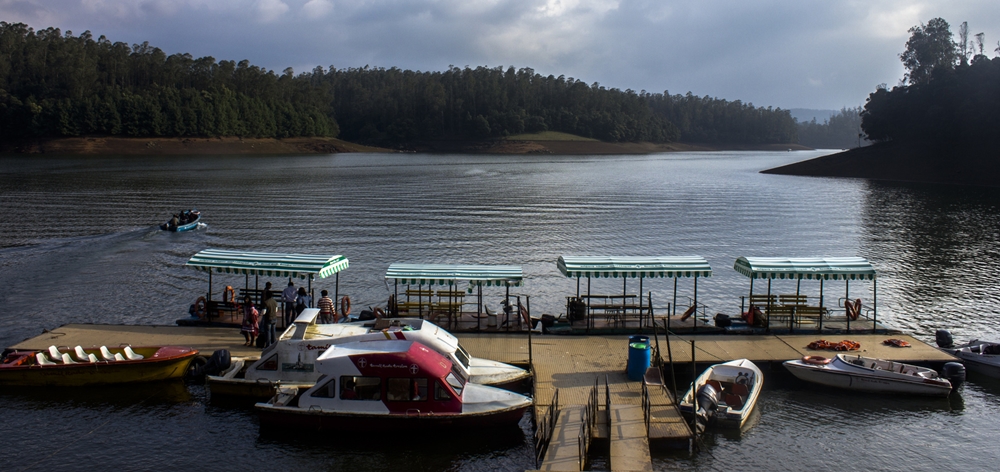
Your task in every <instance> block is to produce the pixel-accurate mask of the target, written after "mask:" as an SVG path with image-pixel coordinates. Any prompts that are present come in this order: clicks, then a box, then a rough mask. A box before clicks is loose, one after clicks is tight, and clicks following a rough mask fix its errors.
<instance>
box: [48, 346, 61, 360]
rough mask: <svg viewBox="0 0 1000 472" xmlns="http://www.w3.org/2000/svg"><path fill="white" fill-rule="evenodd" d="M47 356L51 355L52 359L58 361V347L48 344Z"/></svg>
mask: <svg viewBox="0 0 1000 472" xmlns="http://www.w3.org/2000/svg"><path fill="white" fill-rule="evenodd" d="M49 357H51V358H52V360H53V361H56V362H59V360H60V359H62V353H61V352H59V349H57V348H56V347H55V346H49Z"/></svg>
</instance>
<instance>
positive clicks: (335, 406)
mask: <svg viewBox="0 0 1000 472" xmlns="http://www.w3.org/2000/svg"><path fill="white" fill-rule="evenodd" d="M316 368H317V370H318V371H319V372H320V374H321V377H320V378H319V380H318V381H317V382H316V384H315V385H313V386H312V387H310V388H308V389H306V388H300V387H280V388H279V389H278V393H277V394H276V395H275V396H274V397H272V398H271V400H269V401H267V402H265V403H257V405H256V406H257V411H258V413H259V414H260V424H261V428H281V429H285V428H291V429H294V430H297V431H303V430H305V431H326V432H340V433H345V434H353V433H356V432H363V431H377V432H388V431H392V432H397V431H419V432H422V433H427V432H431V431H434V430H441V429H446V430H449V431H450V432H459V431H462V430H465V429H466V428H483V427H498V426H513V425H516V424H517V423H518V422H519V421H520V420H521V418H522V416H523V415H524V412H525V410H527V409H528V407H529V406H531V399H530V398H528V397H526V396H524V395H520V394H517V393H514V392H511V391H508V390H504V389H500V388H496V387H489V386H485V385H480V384H477V383H473V382H469V381H467V378H466V376H465V374H464V373H463V371H462V370H461V369H459V368H458V367H457V366H456V365H455V364H454V363H452V362H451V361H450V360H449V359H448V358H447V357H445V356H443V355H441V354H440V353H438V352H437V351H435V350H433V349H430V348H429V347H427V346H425V345H423V344H421V343H419V342H416V341H409V340H383V341H366V342H365V341H361V342H351V343H344V344H333V345H331V346H330V348H329V349H327V350H326V351H325V352H324V353H323V354H322V355H321V356H319V358H318V359H316Z"/></svg>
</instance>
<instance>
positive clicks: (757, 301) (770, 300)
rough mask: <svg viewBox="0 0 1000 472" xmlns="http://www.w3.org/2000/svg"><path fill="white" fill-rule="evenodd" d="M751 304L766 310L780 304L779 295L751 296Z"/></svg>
mask: <svg viewBox="0 0 1000 472" xmlns="http://www.w3.org/2000/svg"><path fill="white" fill-rule="evenodd" d="M750 304H751V305H754V306H756V307H758V308H760V309H762V310H763V309H765V308H767V307H768V305H770V306H774V305H777V304H778V296H777V295H750Z"/></svg>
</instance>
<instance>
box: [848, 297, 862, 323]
mask: <svg viewBox="0 0 1000 472" xmlns="http://www.w3.org/2000/svg"><path fill="white" fill-rule="evenodd" d="M844 308H845V309H846V310H847V317H848V318H850V319H851V321H855V320H857V319H858V317H859V316H861V299H860V298H859V299H857V300H854V301H853V302H852V301H850V300H847V301H845V302H844Z"/></svg>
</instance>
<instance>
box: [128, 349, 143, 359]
mask: <svg viewBox="0 0 1000 472" xmlns="http://www.w3.org/2000/svg"><path fill="white" fill-rule="evenodd" d="M125 357H127V358H128V360H130V361H137V360H139V359H142V354H136V353H135V351H133V350H132V346H125Z"/></svg>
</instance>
